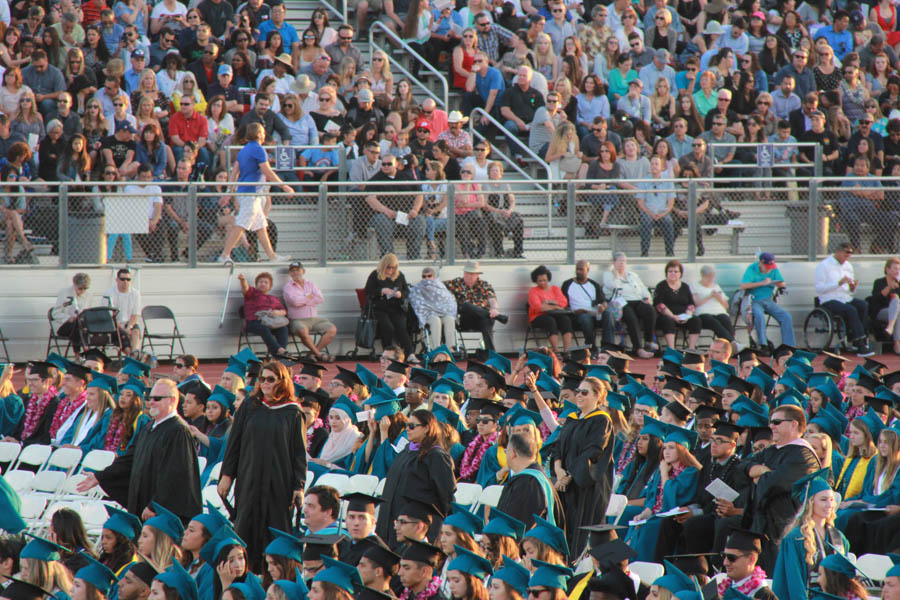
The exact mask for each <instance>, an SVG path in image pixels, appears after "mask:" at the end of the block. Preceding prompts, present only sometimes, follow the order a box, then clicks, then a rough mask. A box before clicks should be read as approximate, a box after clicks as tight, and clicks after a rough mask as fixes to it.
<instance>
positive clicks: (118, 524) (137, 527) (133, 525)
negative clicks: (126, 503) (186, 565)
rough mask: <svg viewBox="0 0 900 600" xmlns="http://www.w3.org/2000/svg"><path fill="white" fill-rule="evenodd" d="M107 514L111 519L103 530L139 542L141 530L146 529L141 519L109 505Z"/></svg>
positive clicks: (107, 520) (104, 524)
mask: <svg viewBox="0 0 900 600" xmlns="http://www.w3.org/2000/svg"><path fill="white" fill-rule="evenodd" d="M106 514H108V515H109V518H108V519H106V522H105V523H103V529H109V530H110V531H115V532H117V533H121V534H122V535H123V536H125V537H126V538H127V539H129V540H131V541H132V542H133V541H135V540H137V538H138V535H140V533H141V529H142V528H143V527H144V524H143V523H141V520H140V519H138V518H137V517H136V516H134V515H133V514H131V513H130V512H126V511H124V510H121V509H118V508H114V507H112V506H110V505H109V504H107V505H106ZM175 541H176V543H177V542H180V541H181V540H180V539H178V540H175Z"/></svg>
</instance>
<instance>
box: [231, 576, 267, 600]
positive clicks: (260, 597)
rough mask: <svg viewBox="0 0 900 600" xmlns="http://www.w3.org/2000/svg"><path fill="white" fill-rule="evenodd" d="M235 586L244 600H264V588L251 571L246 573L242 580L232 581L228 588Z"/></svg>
mask: <svg viewBox="0 0 900 600" xmlns="http://www.w3.org/2000/svg"><path fill="white" fill-rule="evenodd" d="M231 588H235V589H237V590H238V591H239V592H241V594H242V595H243V596H244V600H265V598H266V590H265V589H263V586H262V582H260V580H259V577H257V576H256V575H254V574H253V573H247V576H246V577H245V578H244V581H242V582H237V583H232V584H231V585H230V586H228V589H231Z"/></svg>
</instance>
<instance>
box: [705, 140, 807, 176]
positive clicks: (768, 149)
mask: <svg viewBox="0 0 900 600" xmlns="http://www.w3.org/2000/svg"><path fill="white" fill-rule="evenodd" d="M706 147H707V151H706V153H707V155H708V156H709V157H710V160H712V164H713V167H718V168H720V169H726V170H727V169H745V170H746V169H753V168H757V169H766V171H767V172H766V173H764V174H763V175H764V176H771V171H772V169H809V168H810V167H812V168H813V176H814V177H821V176H822V146H821V145H820V144H817V143H815V142H766V143H764V144H758V143H752V142H734V143H731V144H730V143H728V142H707V144H706ZM717 147H727V148H754V149H755V150H756V152H757V161H756V164H755V165H754V164H747V163H736V162H734V161H732V162H728V163H725V164H722V163H720V162H719V161H718V159H717V158H716V152H715V149H716V148H717ZM775 148H794V149H795V150H797V152H798V155H799V150H800V148H812V149H813V162H812V163H805V162H790V163H780V162H775V159H774V149H775ZM766 156H768V158H766Z"/></svg>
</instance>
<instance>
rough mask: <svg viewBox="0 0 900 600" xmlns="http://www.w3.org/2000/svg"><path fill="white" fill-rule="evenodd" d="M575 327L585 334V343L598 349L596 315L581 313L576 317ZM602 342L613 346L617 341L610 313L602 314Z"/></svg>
mask: <svg viewBox="0 0 900 600" xmlns="http://www.w3.org/2000/svg"><path fill="white" fill-rule="evenodd" d="M574 325H575V327H576V328H577V329H579V330H580V331H581V333H583V334H584V343H585V344H590V345H591V348H592V349H593V350H596V349H597V316H596V315H595V314H594V313H581V314H579V315H575V323H574ZM600 331H601V332H602V337H601V340H602V341H603V343H604V344H611V343H613V342H614V341H615V339H616V327H615V324H614V323H613V320H612V318H611V317H610V316H609V313H608V312H606V311H604V312H602V313H601V314H600Z"/></svg>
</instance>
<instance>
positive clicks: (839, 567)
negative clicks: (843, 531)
mask: <svg viewBox="0 0 900 600" xmlns="http://www.w3.org/2000/svg"><path fill="white" fill-rule="evenodd" d="M832 549H834V550H835V552H834V553H833V554H829V555H828V556H826V557H825V558H823V559H822V560H821V561H819V566H820V567H825V568H826V569H828V570H829V571H834V572H836V573H840V574H841V575H846V576H847V577H849V578H851V579H852V578H854V577H856V572H857V571H859V569H858V568H857V566H856V564H855V563H854V562H852V561H851V560H850V559H849V558H847V557H846V556H844V555H843V554H841V553H840V552H837V551H836V550H837V549H836V548H834V547H833V546H832ZM860 573H862V571H860Z"/></svg>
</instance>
